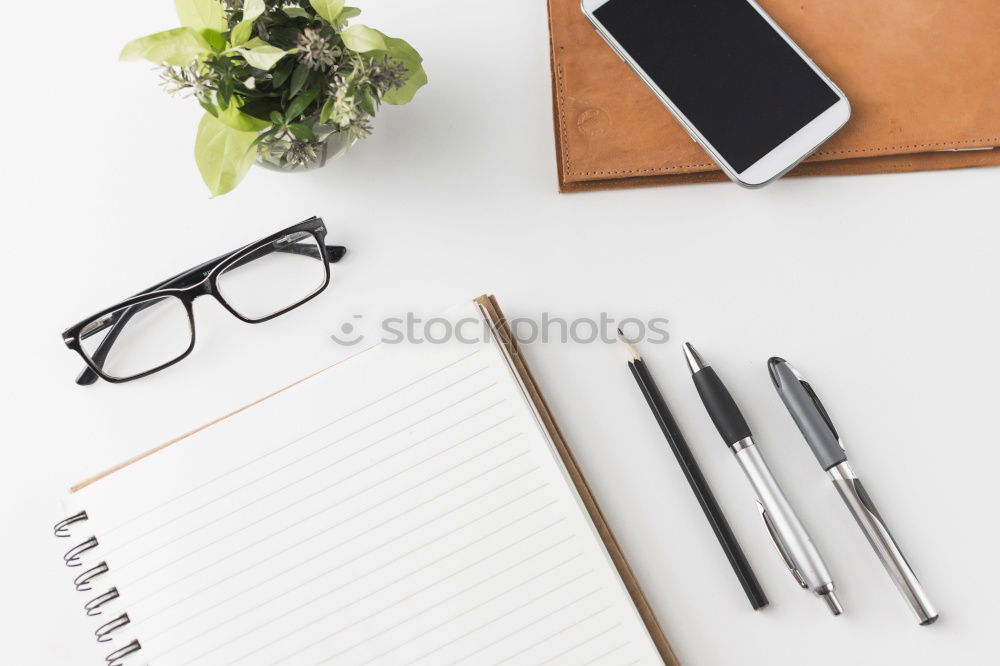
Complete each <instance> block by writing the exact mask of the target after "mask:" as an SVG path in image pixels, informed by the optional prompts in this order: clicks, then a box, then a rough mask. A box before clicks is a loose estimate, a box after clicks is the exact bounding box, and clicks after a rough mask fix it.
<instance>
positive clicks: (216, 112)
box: [198, 99, 219, 118]
mask: <svg viewBox="0 0 1000 666" xmlns="http://www.w3.org/2000/svg"><path fill="white" fill-rule="evenodd" d="M198 104H200V105H201V108H203V109H205V110H206V111H208V112H209V113H211V114H212V115H213V116H215V117H216V118H218V117H219V110H218V109H217V108H215V105H213V104H210V103H208V102H206V101H204V100H200V99H199V100H198Z"/></svg>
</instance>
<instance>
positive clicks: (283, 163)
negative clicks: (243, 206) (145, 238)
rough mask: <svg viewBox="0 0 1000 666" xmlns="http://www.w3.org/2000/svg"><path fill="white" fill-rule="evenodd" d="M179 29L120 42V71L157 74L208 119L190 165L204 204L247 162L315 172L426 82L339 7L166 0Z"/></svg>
mask: <svg viewBox="0 0 1000 666" xmlns="http://www.w3.org/2000/svg"><path fill="white" fill-rule="evenodd" d="M175 5H176V7H177V15H178V17H179V18H180V21H181V24H182V25H181V27H179V28H174V29H172V30H167V31H164V32H158V33H155V34H152V35H149V36H147V37H142V38H141V39H136V40H134V41H132V42H129V43H128V44H127V45H126V46H125V48H124V49H123V50H122V53H121V59H122V60H138V59H144V60H148V61H150V62H152V63H154V64H156V65H157V66H158V67H160V78H161V83H162V85H163V87H164V88H165V89H166V91H167V92H169V93H172V94H176V93H180V94H183V95H186V96H189V97H193V98H194V99H195V100H197V101H198V103H199V104H201V106H202V107H204V109H205V115H204V117H202V119H201V122H200V124H199V125H198V133H197V135H196V137H195V161H196V162H197V164H198V169H199V171H200V172H201V177H202V179H203V180H204V181H205V184H206V185H207V186H208V188H209V190H210V191H211V193H212V195H213V196H214V195H219V194H225V193H226V192H229V191H230V190H232V189H233V188H234V187H236V186H237V185H238V184H239V182H240V181H241V180H242V179H243V177H244V176H245V175H246V172H247V171H248V170H249V168H250V166H251V165H252V164H253V163H254V162H255V161H256V162H257V163H258V164H261V165H263V166H266V167H269V168H272V169H278V170H283V171H294V170H299V169H307V168H316V167H319V166H322V165H323V164H325V163H326V161H327V160H329V159H330V158H332V157H335V156H337V155H340V154H342V153H343V152H344V151H345V150H346V149H347V148H348V147H349V146H350V145H351V144H353V143H354V141H356V140H357V139H359V138H362V137H364V136H366V135H367V134H369V133H370V132H371V118H372V117H373V116H374V115H375V114H376V113H377V111H378V109H379V106H380V105H381V104H382V103H383V102H385V103H388V104H406V103H408V102H409V101H410V100H411V99H413V96H414V94H415V93H416V91H417V89H418V88H420V87H421V86H422V85H424V84H425V83H427V75H426V74H425V73H424V69H423V66H422V64H421V63H422V59H421V57H420V54H418V53H417V51H416V50H415V49H414V48H413V47H412V46H410V45H409V44H408V43H406V42H405V41H404V40H402V39H398V38H395V37H389V36H387V35H385V34H383V33H381V32H379V31H378V30H375V29H373V28H369V27H368V26H365V25H361V24H357V23H356V24H352V25H349V21H350V20H351V19H353V18H355V17H356V16H358V15H359V14H360V13H361V10H359V9H357V8H355V7H345V6H344V0H175Z"/></svg>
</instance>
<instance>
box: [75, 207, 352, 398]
mask: <svg viewBox="0 0 1000 666" xmlns="http://www.w3.org/2000/svg"><path fill="white" fill-rule="evenodd" d="M296 232H306V233H309V234H310V235H311V236H313V238H315V239H316V242H317V245H318V246H319V248H320V253H321V256H320V257H319V258H320V259H322V263H323V268H324V272H325V276H324V279H323V283H322V284H321V285H320V286H319V287H318V288H317V289H316V290H315V291H313V292H312V293H311V294H309V295H308V296H306V297H305V298H304V299H302V300H300V301H298V302H297V303H295V304H293V305H290V306H289V307H287V308H285V309H283V310H279V311H277V312H274V313H272V314H269V315H267V316H265V317H260V318H251V317H246V316H244V315H242V314H240V313H239V312H238V311H237V310H236V309H235V308H233V306H232V305H230V304H229V303H228V302H227V301H226V298H225V296H224V295H223V292H222V290H220V289H219V285H218V279H219V276H220V275H222V274H223V273H224V272H225V271H226V270H227V269H230V268H232V267H234V266H235V265H238V264H239V263H240V261H241V260H245V259H246V258H247V257H249V256H250V255H252V254H253V253H254V252H255V251H258V250H261V249H263V248H265V247H267V246H268V245H270V244H272V243H274V242H275V241H278V240H280V239H281V238H284V237H285V236H289V235H291V234H294V233H296ZM346 252H347V248H345V247H343V246H339V245H327V244H326V225H325V224H324V222H323V220H322V218H319V217H315V216H314V217H310V218H309V219H307V220H303V221H302V222H299V223H298V224H294V225H292V226H290V227H288V228H286V229H282V230H281V231H278V232H276V233H273V234H271V235H270V236H267V237H265V238H262V239H260V240H257V241H254V242H253V243H250V244H248V245H244V246H243V247H241V248H239V249H237V250H234V251H233V252H228V253H226V254H223V255H220V256H218V257H216V258H215V259H211V260H209V261H206V262H204V263H202V264H199V265H197V266H195V267H194V268H190V269H188V270H186V271H184V272H182V273H178V274H177V275H175V276H173V277H171V278H168V279H166V280H164V281H162V282H160V283H158V284H155V285H153V286H152V287H149V288H147V289H144V290H143V291H141V292H139V293H137V294H134V295H133V296H130V297H129V298H126V299H125V300H123V301H121V302H119V303H116V304H115V305H113V306H111V307H109V308H105V309H103V310H101V311H99V312H98V313H97V314H94V315H92V316H90V317H87V318H86V319H84V320H83V321H80V322H78V323H77V324H74V325H73V326H70V327H69V328H67V329H66V330H65V331H63V334H62V337H63V342H64V343H65V344H66V346H67V347H68V348H69V349H71V350H73V351H75V352H76V353H77V354H79V355H80V357H81V358H82V359H83V360H84V362H85V363H86V364H87V368H85V369H84V370H83V372H81V373H80V375H79V376H78V377H77V379H76V383H77V384H80V385H89V384H93V383H94V382H96V381H97V379H98V378H101V379H103V380H105V381H107V382H111V383H112V384H121V383H124V382H129V381H132V380H135V379H141V378H142V377H147V376H149V375H151V374H153V373H156V372H159V371H161V370H163V369H165V368H168V367H170V366H172V365H174V364H175V363H178V362H180V361H182V360H184V359H185V358H187V357H188V356H189V355H190V354H191V352H192V351H193V350H194V346H195V340H196V333H195V323H194V301H195V299H197V298H200V297H201V296H211V297H213V298H214V299H215V300H216V301H217V302H218V303H220V304H221V305H222V306H223V307H224V308H225V309H226V310H228V311H229V313H230V314H232V315H233V316H234V317H236V318H237V319H239V320H240V321H243V322H246V323H248V324H260V323H263V322H266V321H269V320H271V319H274V318H275V317H280V316H281V315H283V314H285V313H287V312H289V311H290V310H294V309H295V308H297V307H299V306H301V305H303V304H304V303H307V302H308V301H310V300H312V299H313V298H315V297H316V296H318V295H319V294H321V293H323V291H325V290H326V288H327V287H328V286H329V285H330V264H331V263H337V262H338V261H340V260H341V259H342V258H343V256H344V255H345V254H346ZM168 296H173V297H176V298H178V299H179V300H180V301H181V303H182V304H183V305H184V309H185V311H186V313H187V317H188V323H189V325H190V330H191V342H190V344H189V345H188V347H187V349H186V350H185V351H184V352H183V353H182V354H181V355H180V356H177V357H176V358H174V359H173V360H171V361H167V362H166V363H163V364H161V365H159V366H157V367H155V368H152V369H150V370H145V371H143V372H141V373H138V374H135V375H131V376H128V377H116V376H113V375H109V374H107V373H106V372H104V371H103V370H102V369H101V367H100V366H99V362H101V363H103V360H104V358H105V357H106V355H107V353H108V352H109V351H110V349H111V347H112V345H113V344H114V341H115V339H117V337H118V335H119V334H120V332H121V326H120V324H124V321H128V318H126V319H125V320H124V321H119V322H115V323H114V324H112V326H114V328H113V329H112V330H111V331H109V332H108V334H107V335H106V336H105V338H104V339H103V340H102V341H101V343H100V345H99V346H98V348H97V351H96V352H95V353H94V356H95V357H99V358H98V361H95V360H94V359H93V358H92V357H91V355H89V354H87V353H86V352H85V351H84V350H83V345H82V344H81V335H82V333H83V330H84V329H85V328H86V327H87V326H89V325H90V324H91V323H93V322H95V321H98V320H100V319H101V318H102V317H106V316H108V315H110V314H112V313H114V312H117V311H119V310H124V309H125V308H128V307H130V306H134V305H139V304H141V303H145V302H147V301H152V300H155V299H157V298H162V297H168ZM102 350H103V353H102Z"/></svg>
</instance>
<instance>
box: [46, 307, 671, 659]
mask: <svg viewBox="0 0 1000 666" xmlns="http://www.w3.org/2000/svg"><path fill="white" fill-rule="evenodd" d="M445 319H446V320H447V321H448V322H450V325H452V326H454V330H456V331H458V330H459V327H461V333H462V334H461V335H460V336H458V337H455V336H453V337H452V339H451V340H450V341H449V342H446V343H441V344H414V343H402V344H381V345H377V346H375V347H372V348H370V349H367V350H365V351H363V352H361V353H359V354H357V355H355V356H353V357H351V358H349V359H347V360H345V361H343V362H341V363H339V364H337V365H335V366H332V367H330V368H328V369H326V370H324V371H322V372H319V373H317V374H315V375H313V376H311V377H308V378H306V379H304V380H302V381H300V382H298V383H296V384H294V385H292V386H290V387H288V388H286V389H284V390H281V391H279V392H277V393H275V394H273V395H271V396H269V397H267V398H265V399H263V400H260V401H258V402H257V403H254V404H253V405H250V406H248V407H246V408H244V409H242V410H240V411H238V412H236V413H233V414H231V415H229V416H227V417H224V418H222V419H220V420H218V421H216V422H214V423H212V424H210V425H208V426H205V427H203V428H201V429H199V430H197V431H195V432H193V433H190V434H188V435H186V436H184V437H181V438H179V439H177V440H174V441H172V442H169V443H167V444H164V445H162V446H160V447H158V448H157V449H154V450H153V451H150V452H147V453H145V454H143V455H141V456H138V457H137V458H135V459H133V460H131V461H129V462H128V463H126V464H124V465H121V466H119V467H117V468H116V469H114V470H111V471H109V472H107V473H105V474H102V475H100V476H98V477H95V478H93V479H91V480H89V481H87V482H85V483H83V484H81V485H80V486H78V487H76V488H74V489H73V492H72V493H71V494H70V497H69V498H68V500H67V501H66V506H65V508H66V510H67V515H68V516H69V518H67V519H66V520H64V521H62V523H60V524H59V525H57V526H56V533H57V535H59V536H61V537H64V538H66V540H67V542H68V544H70V547H69V548H68V550H67V552H66V554H65V556H64V559H65V561H66V564H67V565H68V566H71V567H74V569H73V572H74V575H75V576H76V578H75V580H73V583H74V584H75V585H76V587H77V589H79V590H80V591H81V595H80V598H81V604H82V605H84V606H85V611H86V613H87V615H90V616H93V617H90V618H88V620H90V630H91V631H93V632H94V633H95V637H96V638H97V639H98V641H100V642H101V645H100V646H99V648H100V652H99V653H95V655H94V658H95V659H106V660H107V662H108V663H111V664H123V665H129V664H153V665H155V666H167V665H170V664H178V665H179V664H230V663H240V664H276V663H281V664H427V665H432V666H438V665H443V664H596V665H605V664H606V665H609V666H612V665H615V666H624V665H626V664H659V663H666V664H668V665H670V666H673V665H675V664H677V661H676V658H675V656H674V654H673V652H672V651H671V649H670V646H669V644H668V643H667V640H666V638H665V637H664V635H663V633H662V631H661V629H660V627H659V625H658V624H657V622H656V619H655V617H654V616H653V613H652V611H651V610H650V608H649V606H648V604H647V603H646V600H645V599H644V597H643V595H642V591H641V589H640V588H639V585H638V583H637V581H636V579H635V577H634V576H633V574H632V572H631V571H630V570H629V568H628V564H627V563H626V561H625V559H624V557H623V555H622V552H621V550H620V548H619V547H618V545H617V544H616V543H615V541H614V537H613V536H612V535H611V532H610V530H609V529H608V526H607V524H606V523H605V521H604V519H603V517H602V516H601V513H600V510H599V509H598V507H597V505H596V503H595V502H594V498H593V496H592V494H591V492H590V490H589V489H588V487H587V485H586V483H585V481H584V480H583V478H582V476H581V475H580V472H579V469H578V467H577V465H576V463H575V462H574V461H573V458H572V455H571V454H570V453H569V450H568V449H567V448H566V445H565V441H564V440H563V437H562V435H561V433H560V432H559V429H558V427H556V425H555V423H554V421H553V420H552V417H551V414H550V412H549V410H548V408H547V406H546V404H545V401H544V400H543V399H542V397H541V395H540V393H539V392H538V389H537V386H536V384H535V382H534V380H533V378H532V377H531V374H530V372H529V371H528V369H527V367H526V366H525V365H524V361H523V358H522V356H521V355H520V354H519V353H518V350H517V348H516V344H515V343H514V342H513V340H512V339H511V337H510V331H509V329H508V328H507V327H506V324H505V322H504V320H503V316H502V314H501V313H500V311H499V309H498V307H497V305H496V302H495V300H493V299H492V297H481V298H479V299H476V300H475V301H474V302H470V303H468V304H466V305H465V306H463V307H460V308H457V309H455V310H453V311H451V312H449V313H448V315H447V316H446V318H445ZM79 661H80V662H81V663H88V661H89V660H88V659H86V658H83V657H82V656H81V659H79ZM95 663H100V662H95Z"/></svg>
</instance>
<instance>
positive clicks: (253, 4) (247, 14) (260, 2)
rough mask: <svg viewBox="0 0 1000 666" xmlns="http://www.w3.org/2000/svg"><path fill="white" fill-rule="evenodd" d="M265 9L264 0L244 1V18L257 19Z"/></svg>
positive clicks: (247, 19) (245, 19) (246, 19)
mask: <svg viewBox="0 0 1000 666" xmlns="http://www.w3.org/2000/svg"><path fill="white" fill-rule="evenodd" d="M265 9H267V8H266V7H265V6H264V0H246V2H244V3H243V20H244V21H256V20H257V18H258V17H259V16H260V15H261V14H263V13H264V10H265Z"/></svg>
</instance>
